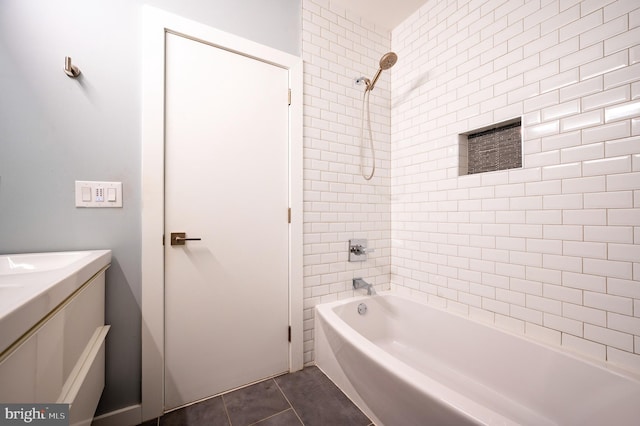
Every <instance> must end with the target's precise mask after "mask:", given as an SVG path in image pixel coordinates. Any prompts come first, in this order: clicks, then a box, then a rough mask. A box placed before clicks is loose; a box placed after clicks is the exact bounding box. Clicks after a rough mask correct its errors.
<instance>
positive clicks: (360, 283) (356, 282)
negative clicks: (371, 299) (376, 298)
mask: <svg viewBox="0 0 640 426" xmlns="http://www.w3.org/2000/svg"><path fill="white" fill-rule="evenodd" d="M353 288H354V289H358V288H366V289H367V294H368V295H369V296H371V295H372V294H376V289H375V288H373V286H372V285H371V284H369V283H368V282H366V281H365V280H363V279H362V278H354V279H353Z"/></svg>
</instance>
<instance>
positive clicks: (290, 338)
mask: <svg viewBox="0 0 640 426" xmlns="http://www.w3.org/2000/svg"><path fill="white" fill-rule="evenodd" d="M289 342H291V326H289Z"/></svg>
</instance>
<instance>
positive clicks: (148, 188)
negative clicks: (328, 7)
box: [140, 5, 304, 422]
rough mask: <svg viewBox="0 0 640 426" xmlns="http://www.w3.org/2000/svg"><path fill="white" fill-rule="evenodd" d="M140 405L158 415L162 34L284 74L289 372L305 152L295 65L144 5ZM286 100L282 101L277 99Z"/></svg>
mask: <svg viewBox="0 0 640 426" xmlns="http://www.w3.org/2000/svg"><path fill="white" fill-rule="evenodd" d="M142 18H143V27H142V75H141V78H142V200H141V204H142V206H141V209H142V212H141V220H142V223H141V227H142V247H141V251H142V256H141V257H142V259H141V273H142V291H141V310H142V330H141V331H142V389H141V391H142V401H141V419H140V422H143V421H146V420H149V419H152V418H155V417H159V416H161V415H162V414H163V413H164V344H165V342H164V319H165V315H164V267H162V268H159V267H158V265H164V246H163V242H162V239H163V234H164V201H165V200H164V124H165V122H164V118H165V117H164V95H165V87H164V85H165V51H166V50H165V33H166V32H173V33H177V34H180V35H183V36H185V37H188V38H191V39H194V40H198V41H203V42H205V43H208V44H211V45H212V46H215V47H219V48H222V49H226V50H229V51H233V52H238V53H239V54H243V55H245V56H249V57H252V58H255V59H258V60H262V61H265V62H268V63H271V64H273V65H275V66H279V67H282V68H285V69H287V70H288V71H289V87H290V88H291V105H290V107H289V203H290V206H289V207H290V208H291V223H290V225H289V324H290V325H291V343H290V344H289V371H296V370H300V369H301V368H302V367H303V362H304V360H303V283H302V277H303V269H302V233H303V216H302V214H303V196H302V195H303V174H302V170H303V149H302V140H303V136H302V127H303V118H302V102H303V96H302V89H303V77H302V70H303V64H302V59H301V58H300V57H297V56H294V55H291V54H288V53H285V52H282V51H279V50H276V49H273V48H271V47H267V46H264V45H261V44H258V43H256V42H253V41H250V40H246V39H244V38H241V37H238V36H236V35H232V34H229V33H226V32H223V31H220V30H217V29H214V28H212V27H209V26H207V25H203V24H201V23H198V22H195V21H191V20H189V19H186V18H183V17H181V16H178V15H174V14H171V13H168V12H165V11H163V10H160V9H157V8H154V7H151V6H148V5H144V6H143V9H142ZM283 96H286V94H283Z"/></svg>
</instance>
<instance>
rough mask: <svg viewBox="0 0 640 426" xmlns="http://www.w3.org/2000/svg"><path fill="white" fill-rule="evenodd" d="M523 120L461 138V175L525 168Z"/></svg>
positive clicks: (509, 122) (515, 120)
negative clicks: (523, 166) (523, 164)
mask: <svg viewBox="0 0 640 426" xmlns="http://www.w3.org/2000/svg"><path fill="white" fill-rule="evenodd" d="M521 124H522V120H521V119H520V118H516V119H513V120H509V121H504V122H502V123H498V124H494V125H492V126H489V127H485V128H482V129H477V130H473V131H471V132H468V133H464V134H461V135H458V140H459V150H458V152H459V166H458V174H459V175H460V176H463V175H472V174H476V173H484V172H494V171H497V170H506V169H517V168H519V167H522V132H521Z"/></svg>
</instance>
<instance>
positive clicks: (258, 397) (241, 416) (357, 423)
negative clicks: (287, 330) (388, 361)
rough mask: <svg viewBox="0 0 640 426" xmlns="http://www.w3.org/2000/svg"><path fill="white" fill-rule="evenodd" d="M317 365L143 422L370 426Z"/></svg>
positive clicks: (165, 424)
mask: <svg viewBox="0 0 640 426" xmlns="http://www.w3.org/2000/svg"><path fill="white" fill-rule="evenodd" d="M371 424H372V423H371V420H369V419H368V418H367V416H365V415H364V414H363V413H362V412H361V411H360V410H359V409H358V407H356V406H355V405H354V404H353V403H352V402H351V401H350V400H349V399H348V398H347V397H346V396H345V395H344V394H343V393H342V391H340V389H338V388H337V387H336V385H334V384H333V382H331V380H329V378H327V376H325V375H324V373H322V371H320V369H318V368H317V367H313V366H312V367H306V368H304V369H303V370H301V371H297V372H295V373H291V374H285V375H283V376H279V377H276V378H274V379H269V380H265V381H263V382H260V383H256V384H254V385H251V386H247V387H246V388H242V389H239V390H236V391H233V392H229V393H226V394H224V395H220V396H217V397H215V398H211V399H208V400H206V401H203V402H199V403H197V404H193V405H191V406H188V407H185V408H181V409H179V410H176V411H172V412H170V413H167V414H165V415H164V416H162V417H160V418H158V419H154V420H150V421H148V422H145V423H143V424H142V426H152V425H153V426H156V425H161V426H178V425H179V426H192V425H193V426H195V425H197V426H201V425H213V426H218V425H220V426H248V425H260V426H294V425H295V426H301V425H302V426H352V425H353V426H368V425H371Z"/></svg>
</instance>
